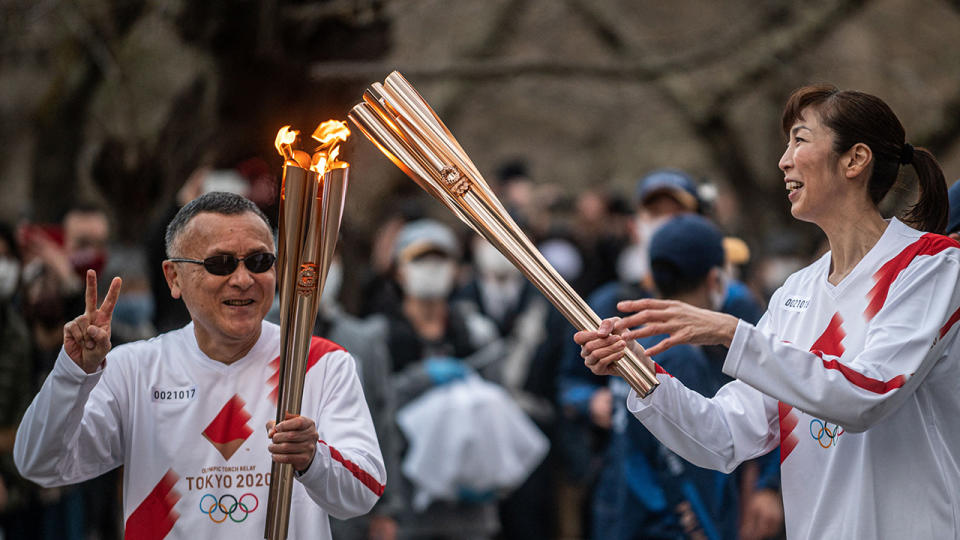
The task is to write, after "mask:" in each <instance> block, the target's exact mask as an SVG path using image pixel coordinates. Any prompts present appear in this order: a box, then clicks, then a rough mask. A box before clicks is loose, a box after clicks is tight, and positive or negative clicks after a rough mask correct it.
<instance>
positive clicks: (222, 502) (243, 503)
mask: <svg viewBox="0 0 960 540" xmlns="http://www.w3.org/2000/svg"><path fill="white" fill-rule="evenodd" d="M208 497H209V498H210V502H209V503H207V502H206V500H207V498H208ZM248 497H250V498H252V499H253V500H252V501H251V500H250V499H248ZM251 504H252V505H253V508H250V505H251ZM259 506H260V499H258V498H257V496H256V495H254V494H253V493H244V494H243V495H241V496H240V498H239V499H237V498H236V497H234V496H233V495H230V494H229V493H227V494H225V495H221V496H220V498H219V499H218V498H216V497H215V496H214V495H211V494H210V493H207V494H206V495H204V496H203V497H201V498H200V511H201V512H203V513H204V514H206V515H207V516H209V517H210V521H212V522H214V523H223V522H224V521H226V520H227V518H230V521H232V522H234V523H243V522H244V521H246V519H247V516H249V515H250V513H251V512H253V511H254V510H256V509H257V508H258V507H259ZM238 511H239V512H242V513H243V517H241V518H240V519H237V518H236V517H234V514H237V513H238Z"/></svg>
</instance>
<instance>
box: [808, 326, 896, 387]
mask: <svg viewBox="0 0 960 540" xmlns="http://www.w3.org/2000/svg"><path fill="white" fill-rule="evenodd" d="M846 336H847V334H846V332H844V331H843V319H842V318H841V317H840V314H839V313H835V314H834V315H833V318H832V319H830V324H829V325H827V329H826V330H824V331H823V334H822V335H821V336H820V337H819V338H817V341H816V343H814V344H813V347H811V348H810V352H812V353H813V354H815V355H817V356H819V357H820V360H821V361H822V362H823V367H825V368H827V369H835V370H837V371H839V372H840V373H841V374H842V375H843V376H844V378H845V379H847V380H848V381H850V382H851V383H853V384H854V385H856V386H859V387H860V388H863V389H864V390H868V391H870V392H873V393H875V394H886V393H887V392H889V391H890V390H894V389H896V388H900V387H901V386H903V383H905V382H907V378H906V377H905V376H904V375H897V376H896V377H894V378H892V379H890V380H889V381H883V380H880V379H873V378H871V377H867V376H866V375H864V374H863V373H860V372H859V371H856V370H854V369H853V368H851V367H849V366H847V365H845V364H841V363H840V361H839V360H835V359H832V358H831V359H827V358H824V356H825V355H827V356H836V357H840V356H843V351H844V348H843V344H841V343H840V342H841V341H843V338H845V337H846Z"/></svg>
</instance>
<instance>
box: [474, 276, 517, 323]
mask: <svg viewBox="0 0 960 540" xmlns="http://www.w3.org/2000/svg"><path fill="white" fill-rule="evenodd" d="M522 289H523V278H522V277H521V276H520V274H519V273H517V274H514V275H512V276H510V277H507V278H501V279H481V281H480V295H481V297H482V298H483V307H484V308H485V310H486V312H487V315H490V317H492V318H493V319H495V320H497V321H501V320H503V317H504V315H506V313H507V311H508V310H509V309H510V308H512V307H514V306H516V305H517V300H519V299H520V292H521V291H522Z"/></svg>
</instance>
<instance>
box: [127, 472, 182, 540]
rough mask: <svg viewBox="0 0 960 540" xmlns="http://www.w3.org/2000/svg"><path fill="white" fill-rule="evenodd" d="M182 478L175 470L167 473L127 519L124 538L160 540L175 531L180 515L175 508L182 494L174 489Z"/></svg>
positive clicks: (130, 539) (131, 539)
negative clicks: (172, 530)
mask: <svg viewBox="0 0 960 540" xmlns="http://www.w3.org/2000/svg"><path fill="white" fill-rule="evenodd" d="M179 479H180V477H179V476H178V475H177V473H175V472H173V469H170V470H168V471H167V473H166V474H164V475H163V478H161V479H160V482H158V483H157V485H156V486H154V488H153V491H151V492H150V493H149V494H148V495H147V496H146V498H145V499H143V502H141V503H140V506H138V507H137V508H136V510H134V511H133V512H132V513H131V514H130V517H129V518H127V523H126V525H125V526H124V529H123V537H124V538H125V539H127V540H160V539H162V538H163V537H165V536H167V533H169V532H170V530H171V529H173V524H174V523H176V522H177V520H178V519H179V518H180V514H179V513H177V512H176V511H174V509H173V507H174V505H175V504H177V501H179V500H180V494H179V493H178V492H177V490H175V489H173V486H174V485H176V483H177V480H179Z"/></svg>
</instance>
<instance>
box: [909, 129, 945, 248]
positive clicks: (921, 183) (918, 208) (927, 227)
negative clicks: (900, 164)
mask: <svg viewBox="0 0 960 540" xmlns="http://www.w3.org/2000/svg"><path fill="white" fill-rule="evenodd" d="M904 146H905V147H906V146H909V145H904ZM911 150H912V156H911V158H912V159H910V160H908V163H912V164H913V168H914V170H916V171H917V187H918V188H919V196H918V197H917V203H916V204H915V205H913V206H911V207H910V209H909V210H908V211H907V213H906V215H905V216H904V221H905V222H907V223H909V224H910V225H911V226H913V227H914V228H916V229H919V230H921V231H927V232H932V233H937V234H943V233H944V231H945V230H946V228H947V216H948V214H949V208H948V206H947V198H948V196H947V179H946V178H945V177H944V176H943V169H941V168H940V164H939V163H937V159H936V158H934V157H933V154H931V153H930V151H929V150H927V149H926V148H919V147H916V148H914V147H911Z"/></svg>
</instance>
